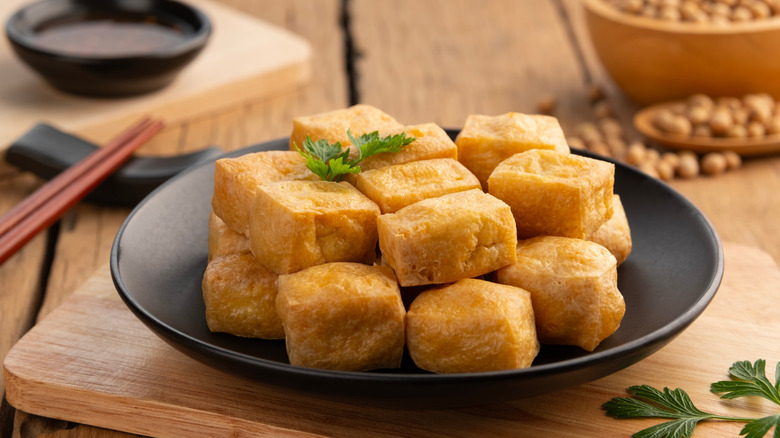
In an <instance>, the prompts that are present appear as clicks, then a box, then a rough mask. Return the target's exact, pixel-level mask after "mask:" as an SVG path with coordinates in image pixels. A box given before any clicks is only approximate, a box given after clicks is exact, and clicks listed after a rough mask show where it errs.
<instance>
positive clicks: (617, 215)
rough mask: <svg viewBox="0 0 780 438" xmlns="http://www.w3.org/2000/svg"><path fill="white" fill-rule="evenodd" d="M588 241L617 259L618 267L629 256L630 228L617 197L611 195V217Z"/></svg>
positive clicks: (631, 244) (630, 246) (630, 243)
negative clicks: (606, 250)
mask: <svg viewBox="0 0 780 438" xmlns="http://www.w3.org/2000/svg"><path fill="white" fill-rule="evenodd" d="M588 240H590V241H592V242H596V243H598V244H599V245H601V246H603V247H605V248H607V249H608V250H609V252H611V253H612V255H613V256H615V259H617V264H618V266H620V265H621V264H622V263H623V262H624V261H626V259H627V258H628V256H629V254H631V249H632V247H633V243H632V240H631V228H630V227H629V225H628V218H627V217H626V211H625V210H624V209H623V203H622V202H621V201H620V196H619V195H612V217H610V218H609V219H608V220H607V221H606V222H605V223H604V225H602V226H601V228H599V229H598V230H596V232H595V233H593V235H591V236H590V237H588Z"/></svg>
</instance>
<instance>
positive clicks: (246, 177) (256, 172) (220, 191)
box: [211, 151, 319, 236]
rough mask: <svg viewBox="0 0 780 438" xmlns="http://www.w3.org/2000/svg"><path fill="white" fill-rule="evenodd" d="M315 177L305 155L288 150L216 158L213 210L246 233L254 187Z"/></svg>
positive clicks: (230, 224) (227, 222)
mask: <svg viewBox="0 0 780 438" xmlns="http://www.w3.org/2000/svg"><path fill="white" fill-rule="evenodd" d="M315 179H319V177H318V176H317V175H315V174H314V173H312V172H311V171H310V170H309V169H308V168H307V167H306V159H304V158H303V157H302V156H301V155H300V154H299V153H297V152H291V151H264V152H256V153H251V154H246V155H242V156H240V157H236V158H223V159H220V160H217V162H216V168H215V171H214V195H213V197H212V199H211V206H212V207H213V209H214V213H216V214H217V216H219V217H220V219H222V220H223V221H225V223H226V224H227V225H228V226H229V227H230V228H232V229H233V230H234V231H236V232H239V233H241V234H244V235H246V236H248V235H249V210H250V208H251V206H252V200H253V199H254V197H255V193H256V192H257V188H258V187H260V186H261V185H262V184H265V183H267V182H273V181H285V180H315Z"/></svg>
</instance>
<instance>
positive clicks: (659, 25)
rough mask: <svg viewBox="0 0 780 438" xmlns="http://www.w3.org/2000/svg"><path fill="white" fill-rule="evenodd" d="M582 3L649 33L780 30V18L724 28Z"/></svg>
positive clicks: (595, 0)
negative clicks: (662, 18)
mask: <svg viewBox="0 0 780 438" xmlns="http://www.w3.org/2000/svg"><path fill="white" fill-rule="evenodd" d="M581 2H582V5H583V7H584V9H585V11H587V12H589V13H591V14H594V15H597V16H599V17H600V18H602V19H605V20H609V21H612V22H614V23H618V24H622V25H624V26H629V27H634V28H639V29H644V30H648V31H656V32H666V33H677V34H691V35H734V34H745V33H757V32H763V31H772V30H780V16H778V17H770V18H766V19H762V20H749V21H745V22H741V23H733V24H730V25H728V26H722V25H716V24H710V23H689V22H684V21H664V20H660V19H658V18H648V17H642V16H638V15H631V14H626V13H624V12H621V11H619V10H618V9H617V8H615V7H613V6H612V5H609V4H607V2H606V1H605V0H581Z"/></svg>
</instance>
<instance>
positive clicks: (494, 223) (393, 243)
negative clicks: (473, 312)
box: [377, 190, 517, 286]
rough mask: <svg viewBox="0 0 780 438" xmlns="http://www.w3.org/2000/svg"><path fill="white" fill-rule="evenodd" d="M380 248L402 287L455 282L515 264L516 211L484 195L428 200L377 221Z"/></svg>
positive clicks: (473, 193) (470, 192) (472, 193)
mask: <svg viewBox="0 0 780 438" xmlns="http://www.w3.org/2000/svg"><path fill="white" fill-rule="evenodd" d="M377 228H378V231H379V248H380V250H381V252H382V255H383V257H384V259H385V261H386V262H387V264H388V265H389V266H391V267H392V268H393V270H394V271H395V275H396V277H397V278H398V283H399V284H400V285H401V286H417V285H423V284H441V283H451V282H454V281H457V280H460V279H462V278H469V277H477V276H479V275H482V274H486V273H488V272H491V271H494V270H496V269H498V268H500V267H502V266H506V265H508V264H510V263H513V262H514V261H515V259H516V255H515V244H516V242H517V235H516V227H515V224H514V218H513V217H512V212H511V210H510V208H509V206H507V205H506V204H504V203H503V202H501V201H500V200H499V199H497V198H495V197H493V196H490V195H488V194H486V193H483V192H482V191H481V190H467V191H465V192H458V193H451V194H449V195H444V196H441V197H438V198H432V199H425V200H422V201H420V202H417V203H415V204H412V205H410V206H408V207H404V208H402V209H400V210H398V211H397V212H396V213H392V214H383V215H382V216H380V217H379V219H378V221H377Z"/></svg>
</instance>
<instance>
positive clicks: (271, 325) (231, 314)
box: [203, 252, 284, 339]
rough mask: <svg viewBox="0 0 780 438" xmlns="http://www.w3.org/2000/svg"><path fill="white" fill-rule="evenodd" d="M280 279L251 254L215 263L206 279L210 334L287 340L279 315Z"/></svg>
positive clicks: (230, 257) (206, 273) (210, 267)
mask: <svg viewBox="0 0 780 438" xmlns="http://www.w3.org/2000/svg"><path fill="white" fill-rule="evenodd" d="M276 278H277V275H276V274H274V273H273V272H271V271H270V270H269V269H267V268H266V267H264V266H263V265H261V264H260V263H258V262H257V260H255V258H254V257H253V256H252V254H251V253H249V252H243V253H234V254H228V255H223V256H219V257H215V258H214V259H212V260H211V261H210V262H209V264H208V266H207V267H206V272H205V274H204V275H203V301H204V302H205V304H206V323H207V324H208V326H209V330H211V331H212V332H224V333H230V334H233V335H236V336H243V337H249V338H260V339H282V338H284V328H283V327H282V320H281V318H279V315H278V314H277V313H276Z"/></svg>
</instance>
